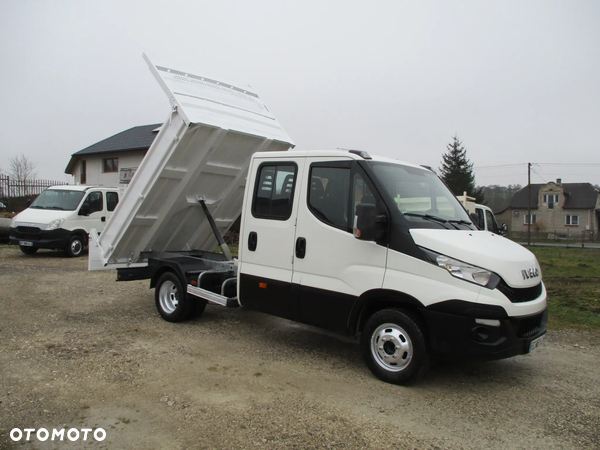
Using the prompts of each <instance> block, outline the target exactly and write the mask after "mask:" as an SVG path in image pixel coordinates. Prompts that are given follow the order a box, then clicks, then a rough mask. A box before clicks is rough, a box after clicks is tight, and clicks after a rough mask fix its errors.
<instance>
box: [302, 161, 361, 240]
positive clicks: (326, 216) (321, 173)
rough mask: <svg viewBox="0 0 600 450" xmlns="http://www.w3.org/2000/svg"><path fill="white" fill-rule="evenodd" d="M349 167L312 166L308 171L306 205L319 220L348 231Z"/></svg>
mask: <svg viewBox="0 0 600 450" xmlns="http://www.w3.org/2000/svg"><path fill="white" fill-rule="evenodd" d="M349 193H350V168H340V167H313V168H312V169H311V171H310V190H309V194H308V206H309V208H310V210H311V211H312V213H313V214H314V215H315V216H316V217H317V218H318V219H319V220H321V221H323V222H325V223H326V224H328V225H332V226H334V227H336V228H341V229H343V230H344V231H350V230H351V228H350V222H349V219H350V215H349V214H348V194H349Z"/></svg>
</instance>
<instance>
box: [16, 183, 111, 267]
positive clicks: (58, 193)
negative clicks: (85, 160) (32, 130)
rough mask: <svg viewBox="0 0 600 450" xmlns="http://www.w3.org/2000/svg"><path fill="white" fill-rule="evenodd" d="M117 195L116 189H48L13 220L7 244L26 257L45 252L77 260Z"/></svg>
mask: <svg viewBox="0 0 600 450" xmlns="http://www.w3.org/2000/svg"><path fill="white" fill-rule="evenodd" d="M120 195H121V191H120V189H119V188H106V187H99V186H71V185H61V186H52V187H49V188H48V189H45V190H44V191H43V192H42V193H41V194H40V195H39V196H38V197H37V198H36V199H35V201H34V202H33V203H32V204H31V206H30V207H29V208H27V209H26V210H24V211H22V212H21V213H19V214H17V215H16V216H15V217H13V219H12V222H11V226H10V241H9V242H10V244H14V245H18V246H19V247H20V248H21V251H22V252H23V253H25V254H28V255H30V254H33V253H35V252H37V251H38V249H40V248H48V249H62V250H65V251H66V252H67V254H68V255H69V256H80V255H81V254H82V252H83V250H84V249H85V247H86V246H87V244H88V235H89V232H90V231H91V230H92V229H96V230H97V231H98V232H101V231H102V230H103V228H104V225H105V224H106V221H107V220H108V219H109V217H110V216H111V215H112V213H113V211H114V210H115V208H116V206H117V204H118V203H119V196H120Z"/></svg>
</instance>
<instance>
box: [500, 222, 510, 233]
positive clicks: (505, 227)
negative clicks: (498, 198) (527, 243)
mask: <svg viewBox="0 0 600 450" xmlns="http://www.w3.org/2000/svg"><path fill="white" fill-rule="evenodd" d="M507 234H508V227H507V226H506V224H505V223H503V224H502V226H501V227H500V235H502V236H506V235H507Z"/></svg>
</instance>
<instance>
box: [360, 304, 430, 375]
mask: <svg viewBox="0 0 600 450" xmlns="http://www.w3.org/2000/svg"><path fill="white" fill-rule="evenodd" d="M360 344H361V350H362V353H363V357H364V359H365V362H366V363H367V366H368V367H369V369H370V370H371V372H373V374H374V375H375V376H376V377H377V378H379V379H381V380H383V381H387V382H388V383H393V384H407V383H409V382H411V381H414V380H415V379H417V378H419V377H420V376H421V375H423V374H424V373H425V371H426V369H427V366H428V362H429V357H428V354H427V345H426V343H425V338H424V337H423V332H422V331H421V328H420V327H419V325H418V321H417V320H416V319H413V318H412V317H411V316H410V315H409V313H406V312H404V311H401V310H399V309H384V310H381V311H378V312H376V313H375V314H373V315H372V316H371V317H370V318H369V320H368V321H367V323H366V325H365V328H364V330H363V332H362V335H361V343H360Z"/></svg>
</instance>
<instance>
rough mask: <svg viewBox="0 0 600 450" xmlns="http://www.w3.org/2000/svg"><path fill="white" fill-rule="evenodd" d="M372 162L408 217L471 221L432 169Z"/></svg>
mask: <svg viewBox="0 0 600 450" xmlns="http://www.w3.org/2000/svg"><path fill="white" fill-rule="evenodd" d="M371 164H372V168H373V171H374V172H375V175H377V178H378V179H379V180H380V181H381V183H382V184H383V185H384V187H385V190H386V191H387V193H388V194H389V195H390V196H391V198H392V199H393V200H394V202H395V204H396V206H397V207H398V209H399V210H400V211H401V212H402V214H404V217H405V218H406V220H408V221H410V222H418V221H423V220H428V221H437V222H459V223H468V224H470V223H471V221H470V220H469V217H468V215H467V213H466V212H465V210H464V209H463V207H462V205H461V204H460V203H459V201H458V200H457V199H456V197H454V195H452V193H451V192H450V191H449V190H448V188H447V187H446V185H445V184H444V183H442V181H441V180H440V179H439V178H438V177H437V175H435V174H434V173H433V172H430V171H428V170H423V169H419V168H416V167H410V166H404V165H400V164H389V163H379V162H373V163H371Z"/></svg>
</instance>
